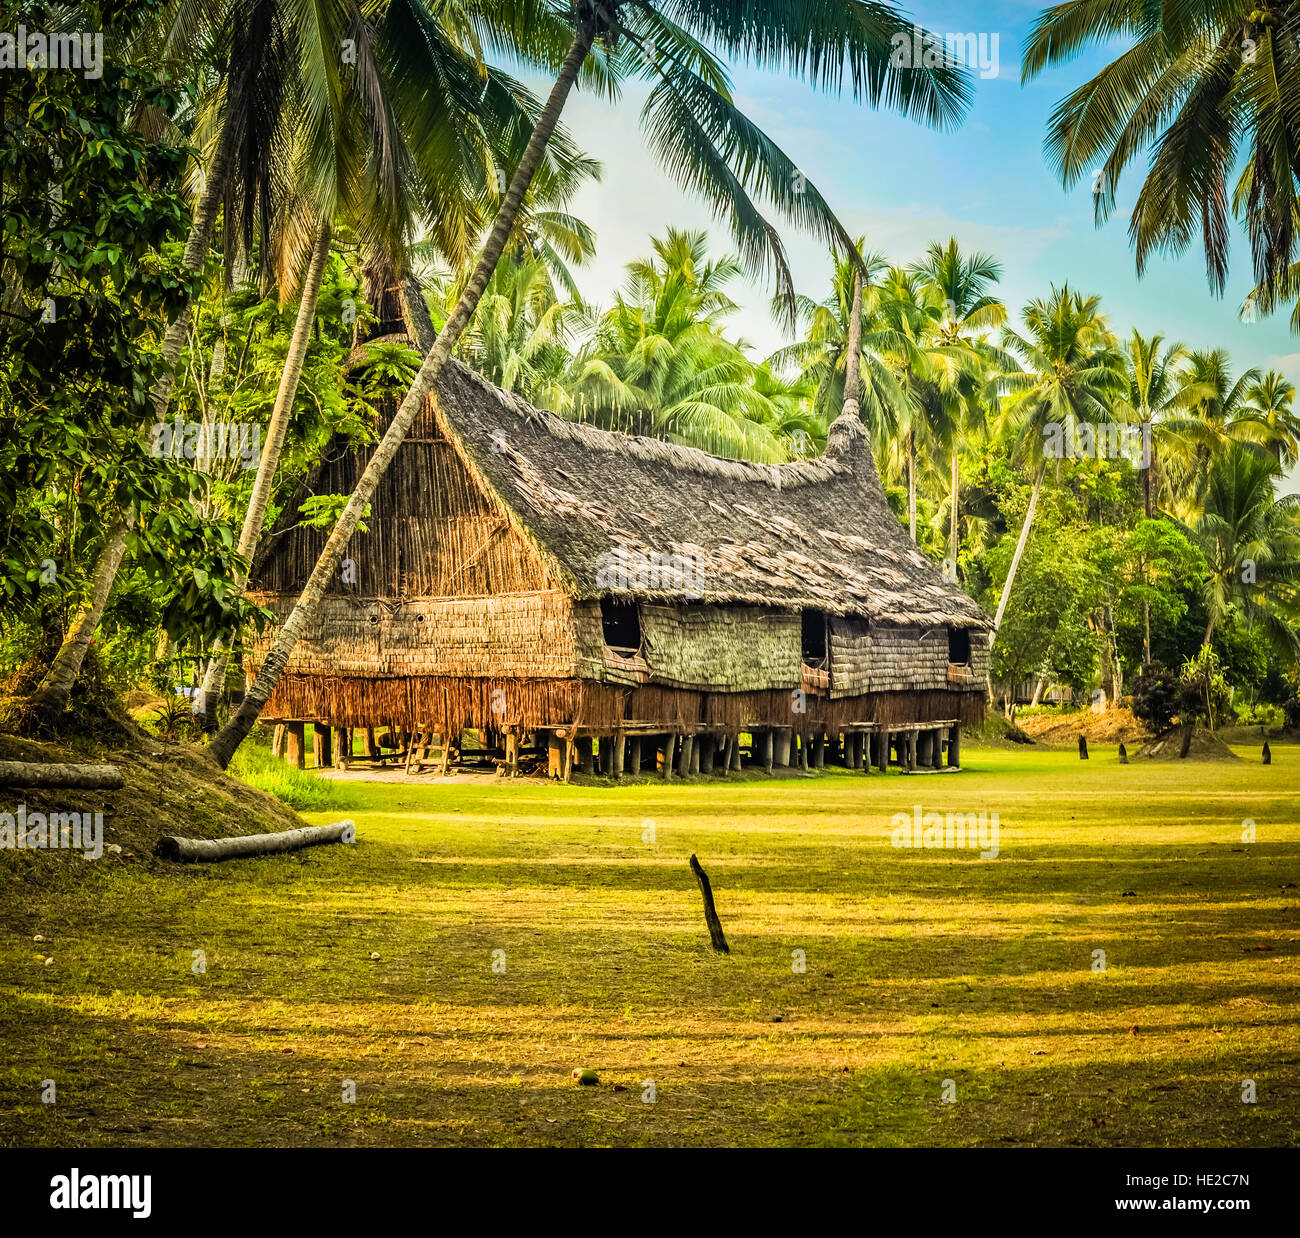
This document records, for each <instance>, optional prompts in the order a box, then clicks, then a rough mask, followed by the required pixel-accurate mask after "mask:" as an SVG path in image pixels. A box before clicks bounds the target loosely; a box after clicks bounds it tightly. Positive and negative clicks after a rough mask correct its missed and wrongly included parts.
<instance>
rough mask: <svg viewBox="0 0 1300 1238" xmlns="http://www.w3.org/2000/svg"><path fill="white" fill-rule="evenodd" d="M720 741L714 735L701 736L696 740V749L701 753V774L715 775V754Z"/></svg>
mask: <svg viewBox="0 0 1300 1238" xmlns="http://www.w3.org/2000/svg"><path fill="white" fill-rule="evenodd" d="M717 744H718V740H717V737H716V736H714V735H701V736H700V737H699V738H698V739H697V740H696V747H697V748H698V749H699V753H700V773H701V774H711V773H713V752H714V749H715V748H716V747H717Z"/></svg>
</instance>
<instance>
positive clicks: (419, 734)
mask: <svg viewBox="0 0 1300 1238" xmlns="http://www.w3.org/2000/svg"><path fill="white" fill-rule="evenodd" d="M437 739H438V732H437V731H430V730H427V729H426V728H424V727H420V728H419V729H418V730H417V731H416V732H415V738H414V739H413V740H412V741H411V746H410V747H409V748H408V749H407V750H406V772H407V773H408V774H410V773H416V774H419V773H421V772H422V771H423V770H424V767H425V766H426V765H432V764H433V762H432V761H430V760H429V749H430V748H432V747H433V746H434V745H435V743H436V742H437Z"/></svg>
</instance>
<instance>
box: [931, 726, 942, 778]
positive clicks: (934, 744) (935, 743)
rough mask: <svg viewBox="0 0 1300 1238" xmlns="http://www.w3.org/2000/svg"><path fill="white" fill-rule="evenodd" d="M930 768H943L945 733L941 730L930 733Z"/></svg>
mask: <svg viewBox="0 0 1300 1238" xmlns="http://www.w3.org/2000/svg"><path fill="white" fill-rule="evenodd" d="M930 768H931V769H942V768H943V732H942V731H941V730H935V731H931V732H930Z"/></svg>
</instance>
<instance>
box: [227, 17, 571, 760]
mask: <svg viewBox="0 0 1300 1238" xmlns="http://www.w3.org/2000/svg"><path fill="white" fill-rule="evenodd" d="M594 37H595V31H594V28H593V27H592V26H591V25H589V24H588V23H587V22H586V21H584V22H583V23H582V24H581V25H580V26H579V28H578V31H577V34H576V36H575V38H574V40H573V45H572V46H571V47H570V49H569V53H568V55H567V56H566V57H565V61H564V66H563V68H562V69H561V70H560V74H559V76H558V77H557V78H556V81H555V85H554V86H553V87H552V89H551V93H550V97H549V98H548V99H547V101H546V106H545V108H543V109H542V114H541V116H540V117H538V120H537V124H536V125H535V126H534V128H533V131H532V134H531V135H530V136H529V139H528V145H527V146H526V147H525V148H524V153H523V156H522V158H521V159H520V161H519V166H518V167H517V168H516V169H515V174H514V177H513V178H512V179H511V181H510V188H509V190H507V192H506V196H505V200H504V201H503V202H502V204H501V211H500V213H499V214H498V215H497V218H496V222H495V223H494V224H493V225H492V231H491V233H489V235H488V240H487V244H486V245H485V246H484V248H483V253H482V255H481V256H480V258H479V261H478V265H477V266H476V267H475V268H474V273H473V275H471V276H470V280H469V283H468V284H467V285H466V287H465V291H464V292H463V293H462V294H461V296H460V299H459V300H458V301H457V302H456V306H455V308H454V309H453V310H452V312H451V315H450V317H449V318H448V319H447V323H446V325H445V326H444V327H443V329H442V331H441V333H440V334H439V335H438V338H437V340H436V341H435V342H434V345H433V347H432V348H431V349H430V350H429V355H428V356H427V357H426V358H425V362H424V364H423V365H422V366H421V367H420V372H419V374H417V375H416V378H415V382H414V384H413V385H412V387H411V390H410V391H409V392H407V395H406V398H405V399H404V400H403V401H402V404H401V406H400V407H399V408H398V410H397V413H396V415H395V416H394V417H393V420H392V423H391V424H390V425H389V427H388V430H387V431H386V432H385V434H384V437H383V439H382V440H380V443H379V446H378V447H377V448H376V450H375V454H374V455H373V456H372V457H371V459H370V463H369V464H368V465H367V466H366V469H365V472H363V473H362V475H361V479H360V480H359V481H358V482H357V486H356V489H355V490H354V491H353V492H352V495H351V497H350V498H349V499H348V502H347V506H346V507H345V508H344V509H343V513H342V515H341V516H340V517H339V519H338V523H337V524H336V525H335V526H334V530H333V532H332V533H331V534H330V536H329V540H328V541H327V542H326V543H325V548H324V550H322V551H321V555H320V558H319V559H317V561H316V566H315V567H314V568H313V569H312V573H311V576H310V577H309V578H308V580H307V584H306V586H305V587H304V588H303V591H302V595H301V596H300V597H299V598H298V601H297V603H296V604H295V605H294V608H293V610H292V612H291V613H290V615H289V618H288V619H287V620H286V621H285V624H284V627H283V628H281V629H280V634H279V635H278V636H277V637H276V640H275V643H274V645H272V647H271V649H270V651H269V652H268V653H267V655H266V659H265V660H264V661H263V663H262V666H261V669H260V670H259V672H258V675H257V679H256V681H255V682H254V684H253V686H252V688H250V690H249V691H248V693H247V695H246V696H245V697H244V703H243V704H242V705H241V706H240V708H239V711H238V713H236V714H235V715H234V716H233V717H232V718H231V719H230V721H229V722H228V723H227V724H226V725H225V726H224V727H223V728H222V729H221V730H220V732H218V734H217V735H216V737H215V738H214V739H213V741H212V747H211V752H212V755H213V756H214V757H215V758H216V760H217V762H218V764H219V765H220V766H221V767H222V768H223V769H224V768H225V767H226V766H227V765H229V764H230V758H231V757H232V756H234V754H235V749H237V748H238V747H239V745H240V744H241V743H243V741H244V739H245V738H246V737H247V735H248V733H249V731H251V730H252V729H253V724H254V723H255V722H256V721H257V718H258V715H259V714H260V713H261V712H262V709H263V707H264V706H265V705H266V702H267V701H268V700H269V699H270V696H271V693H272V692H273V691H274V690H275V685H276V684H277V683H279V681H280V677H281V675H283V674H284V669H285V667H286V666H287V665H288V663H289V658H290V657H291V656H292V654H293V650H294V646H295V645H296V644H297V643H298V640H299V638H300V637H301V636H302V634H303V632H304V631H306V629H307V627H308V626H309V625H310V624H311V622H312V621H313V619H314V618H315V615H316V611H317V610H318V609H319V607H320V603H321V600H322V599H323V598H324V596H325V591H326V589H328V588H329V586H330V585H331V584H332V583H333V581H334V578H335V572H336V569H337V568H338V564H339V561H340V559H342V557H343V551H344V550H345V549H346V548H347V544H348V542H349V541H350V540H351V538H352V535H353V533H354V532H355V531H356V527H357V522H358V520H360V518H361V515H362V513H363V512H364V511H365V509H366V505H367V504H368V503H369V502H370V496H371V495H372V494H373V493H374V491H375V487H376V486H377V485H378V484H379V481H380V478H382V477H383V475H384V473H385V472H386V471H387V470H388V467H389V465H390V464H392V462H393V460H394V458H395V457H396V455H397V450H398V448H399V447H401V445H402V440H403V439H404V438H405V437H406V434H407V432H408V431H409V430H410V428H411V424H412V423H413V422H414V421H415V418H416V415H417V414H418V413H419V411H420V409H421V408H422V407H423V405H424V398H425V396H426V395H428V393H429V392H430V391H432V390H433V389H434V386H435V384H436V382H437V380H438V375H439V373H441V371H442V368H443V366H444V365H445V364H446V363H447V359H448V357H450V356H451V351H452V349H453V348H454V347H455V346H456V343H457V341H459V339H460V337H461V335H462V334H463V333H464V331H465V328H466V327H467V326H468V325H469V321H470V318H471V317H472V316H473V314H474V311H475V309H477V307H478V303H479V301H480V300H481V299H482V296H483V292H484V290H485V289H486V288H487V285H488V281H489V280H490V279H491V278H492V272H493V271H494V270H495V269H496V265H497V262H498V261H499V260H500V258H501V254H502V252H503V251H504V249H505V246H506V241H507V240H508V238H509V236H510V231H511V229H512V228H513V227H514V224H515V220H516V219H517V217H518V215H519V209H520V207H521V205H522V204H523V200H524V195H525V194H526V193H527V192H528V187H529V185H530V184H531V183H532V180H533V177H534V175H535V174H536V172H537V168H538V166H539V165H540V163H541V161H542V155H543V154H544V152H545V150H546V145H547V143H548V142H549V141H550V139H551V135H552V134H553V133H554V132H555V126H556V124H557V123H558V122H559V119H560V113H561V112H562V111H563V110H564V104H565V102H566V100H567V99H568V97H569V93H570V91H571V90H572V89H573V84H574V82H575V81H576V80H577V77H578V72H579V70H580V69H581V68H582V64H583V62H584V61H585V60H586V58H587V53H588V52H589V51H590V50H591V44H592V40H593V38H594Z"/></svg>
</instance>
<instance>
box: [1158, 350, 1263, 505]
mask: <svg viewBox="0 0 1300 1238" xmlns="http://www.w3.org/2000/svg"><path fill="white" fill-rule="evenodd" d="M1261 377H1262V375H1261V374H1260V371H1259V370H1257V369H1253V368H1252V369H1248V370H1244V371H1243V372H1242V373H1241V374H1240V375H1235V376H1234V373H1233V368H1232V359H1231V358H1230V357H1229V356H1228V352H1227V350H1226V349H1223V348H1213V349H1204V350H1200V351H1193V352H1189V353H1188V354H1187V357H1186V360H1185V363H1184V364H1183V366H1182V367H1181V369H1180V370H1179V374H1178V382H1179V392H1178V396H1177V400H1176V401H1175V405H1176V409H1175V410H1171V415H1167V416H1166V417H1165V418H1164V419H1163V420H1162V421H1161V422H1160V423H1159V424H1160V425H1161V427H1162V431H1163V432H1162V434H1161V435H1160V444H1159V451H1160V457H1161V459H1162V461H1164V462H1165V465H1167V467H1165V466H1163V465H1162V480H1163V482H1164V490H1165V496H1166V499H1167V502H1168V505H1169V509H1170V511H1171V512H1172V513H1173V514H1174V515H1175V516H1176V517H1177V518H1178V519H1179V520H1181V521H1183V522H1184V523H1190V522H1191V521H1193V520H1195V518H1196V513H1197V511H1198V510H1199V508H1198V504H1199V501H1200V495H1201V482H1202V480H1203V479H1204V477H1205V474H1206V471H1207V470H1208V468H1209V465H1210V462H1211V460H1213V459H1214V457H1215V456H1216V455H1218V454H1220V453H1221V452H1223V451H1225V450H1226V449H1227V448H1228V447H1229V445H1230V444H1231V443H1232V441H1233V432H1232V426H1233V425H1234V423H1235V422H1236V421H1237V419H1238V418H1239V417H1240V416H1241V414H1242V412H1243V411H1244V409H1245V405H1246V396H1247V393H1248V392H1249V391H1250V389H1251V388H1252V387H1253V386H1254V385H1255V384H1256V383H1258V382H1259V380H1260V378H1261Z"/></svg>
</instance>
